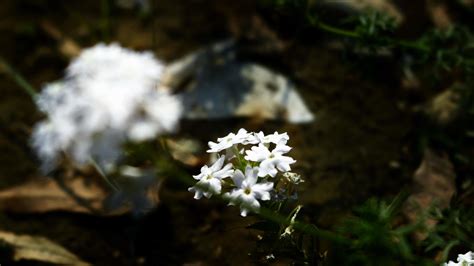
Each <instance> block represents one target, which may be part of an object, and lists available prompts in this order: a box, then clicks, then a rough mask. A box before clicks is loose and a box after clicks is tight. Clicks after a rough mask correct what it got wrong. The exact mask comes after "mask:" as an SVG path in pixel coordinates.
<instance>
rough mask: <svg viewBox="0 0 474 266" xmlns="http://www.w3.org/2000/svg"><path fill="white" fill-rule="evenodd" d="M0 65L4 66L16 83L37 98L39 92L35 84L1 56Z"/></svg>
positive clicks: (33, 97)
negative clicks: (34, 86)
mask: <svg viewBox="0 0 474 266" xmlns="http://www.w3.org/2000/svg"><path fill="white" fill-rule="evenodd" d="M0 65H2V66H3V68H4V69H5V71H6V72H7V74H8V75H9V76H10V77H11V78H12V79H13V80H14V81H15V82H16V84H18V86H20V87H21V88H22V89H23V90H24V91H25V92H26V93H28V94H29V95H30V96H31V98H32V99H33V100H34V99H35V98H36V95H37V93H36V90H35V89H34V88H33V86H32V85H31V84H30V83H29V82H28V81H26V79H24V78H23V76H22V75H21V74H20V73H19V72H18V71H16V70H15V69H14V68H13V67H12V66H11V65H10V64H9V63H8V62H7V61H6V60H5V59H4V58H3V57H1V56H0Z"/></svg>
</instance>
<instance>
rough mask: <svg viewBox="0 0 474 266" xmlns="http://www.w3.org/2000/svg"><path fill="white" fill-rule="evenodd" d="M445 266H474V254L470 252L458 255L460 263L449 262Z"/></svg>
mask: <svg viewBox="0 0 474 266" xmlns="http://www.w3.org/2000/svg"><path fill="white" fill-rule="evenodd" d="M444 265H445V266H474V252H472V251H469V252H467V253H466V254H459V255H458V262H457V263H456V262H453V261H449V262H447V263H445V264H444Z"/></svg>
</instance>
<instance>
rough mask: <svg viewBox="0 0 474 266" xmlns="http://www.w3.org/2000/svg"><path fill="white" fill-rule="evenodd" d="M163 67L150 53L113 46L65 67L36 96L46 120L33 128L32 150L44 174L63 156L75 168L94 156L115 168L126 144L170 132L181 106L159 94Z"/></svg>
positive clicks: (94, 49)
mask: <svg viewBox="0 0 474 266" xmlns="http://www.w3.org/2000/svg"><path fill="white" fill-rule="evenodd" d="M163 68H164V64H163V63H162V62H160V61H159V60H157V59H156V58H154V57H153V55H152V54H151V53H148V52H135V51H132V50H129V49H125V48H122V47H120V46H119V45H117V44H111V45H104V44H98V45H96V46H94V47H91V48H88V49H85V50H84V51H83V52H82V53H81V55H79V56H78V57H77V58H76V59H74V60H73V62H71V64H70V65H69V67H68V68H67V71H66V72H67V76H66V78H65V79H64V80H63V81H60V82H56V83H52V84H48V85H46V86H45V88H44V89H43V91H42V92H41V93H40V94H39V96H38V97H37V100H36V104H37V106H38V107H39V109H40V110H41V111H43V112H44V113H45V114H46V115H47V118H46V119H45V120H44V121H42V122H40V123H39V124H38V125H37V126H36V127H35V130H34V132H33V134H32V145H33V147H34V148H35V150H36V152H37V154H38V156H39V157H40V159H41V160H42V162H43V165H42V169H43V171H44V172H48V171H50V170H52V169H53V168H54V167H55V166H56V163H57V160H58V159H60V158H61V153H64V154H66V155H67V156H68V157H69V158H70V159H71V160H72V161H73V162H74V163H75V164H76V165H82V164H84V163H86V162H88V161H89V160H90V159H91V157H92V158H93V159H94V160H95V161H97V163H98V164H99V165H100V166H101V167H103V168H104V169H113V166H114V164H116V162H117V160H118V159H120V157H121V155H122V149H121V147H122V144H123V143H125V142H126V141H143V140H147V139H151V138H154V137H156V136H157V135H160V134H163V133H169V132H171V131H174V130H175V129H176V126H177V123H178V120H179V118H180V116H181V102H180V99H178V98H176V97H175V96H173V95H171V94H169V93H168V91H167V90H166V89H164V88H159V89H157V85H158V84H159V82H160V78H161V74H162V71H163ZM109 166H110V167H109Z"/></svg>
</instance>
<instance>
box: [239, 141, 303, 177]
mask: <svg viewBox="0 0 474 266" xmlns="http://www.w3.org/2000/svg"><path fill="white" fill-rule="evenodd" d="M290 150H291V147H289V146H287V145H285V144H282V143H279V144H277V145H276V147H275V148H274V149H273V150H272V151H270V150H269V149H268V147H266V146H265V145H264V144H262V143H260V144H259V145H258V146H254V147H252V149H251V150H249V151H246V153H247V155H246V156H245V159H246V160H249V161H253V162H260V165H259V171H258V176H260V177H264V176H266V175H270V176H271V177H275V175H276V174H277V173H278V170H279V171H281V172H288V171H290V170H291V167H290V164H292V163H295V162H296V161H295V160H294V159H293V158H291V157H289V156H284V155H283V154H285V153H287V152H289V151H290Z"/></svg>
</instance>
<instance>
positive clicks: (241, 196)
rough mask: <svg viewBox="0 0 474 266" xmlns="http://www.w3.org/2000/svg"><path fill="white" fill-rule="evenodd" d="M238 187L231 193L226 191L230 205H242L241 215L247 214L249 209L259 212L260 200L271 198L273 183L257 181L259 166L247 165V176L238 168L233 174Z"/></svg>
mask: <svg viewBox="0 0 474 266" xmlns="http://www.w3.org/2000/svg"><path fill="white" fill-rule="evenodd" d="M232 180H233V181H234V183H235V186H236V187H237V188H236V189H234V190H232V192H230V193H226V196H227V197H228V198H229V200H230V203H229V205H240V215H242V216H244V217H245V216H247V213H248V212H249V211H254V212H258V211H259V210H260V203H259V202H258V200H259V199H260V200H269V199H270V192H269V191H270V190H272V188H273V183H271V182H265V183H257V180H258V167H254V168H252V167H250V166H247V167H246V168H245V176H244V174H243V173H242V171H240V170H236V171H235V172H234V175H233V176H232Z"/></svg>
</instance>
